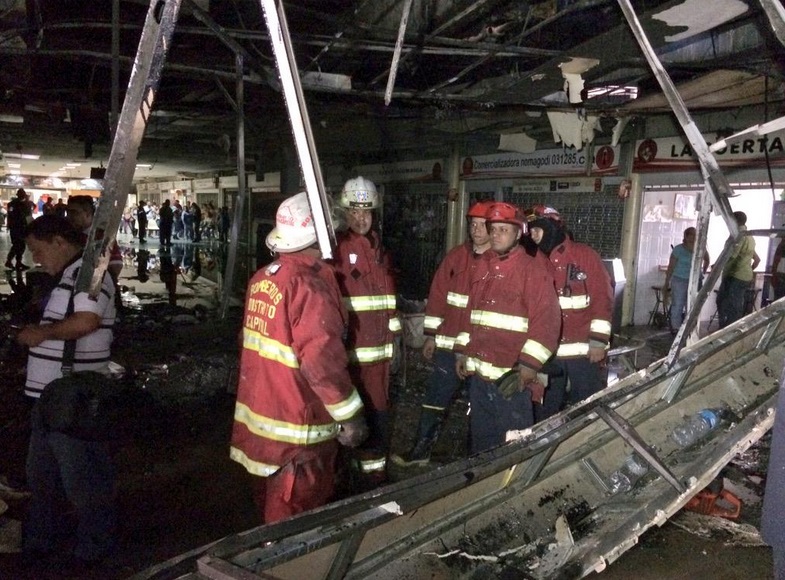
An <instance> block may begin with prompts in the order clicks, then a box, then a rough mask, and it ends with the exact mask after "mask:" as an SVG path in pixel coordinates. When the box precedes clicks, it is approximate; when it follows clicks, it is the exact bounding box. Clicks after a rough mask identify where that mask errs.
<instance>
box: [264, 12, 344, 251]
mask: <svg viewBox="0 0 785 580" xmlns="http://www.w3.org/2000/svg"><path fill="white" fill-rule="evenodd" d="M261 3H262V10H263V11H264V19H265V21H266V22H267V29H268V30H269V32H270V42H271V43H272V45H273V52H274V53H275V62H276V64H277V66H278V73H279V74H280V76H281V86H282V87H283V94H284V101H285V103H286V108H287V110H288V111H289V121H290V122H291V125H292V132H293V133H294V143H295V146H296V147H297V156H298V157H299V158H300V169H301V171H302V174H303V179H304V181H305V190H306V192H307V193H308V201H309V203H310V204H311V213H312V214H313V218H314V225H315V226H316V237H317V239H318V240H319V249H320V250H321V252H322V258H324V259H328V258H332V255H333V250H332V246H334V245H335V230H334V228H333V223H332V217H331V215H330V205H329V201H328V199H327V191H326V190H325V187H324V180H323V179H322V170H321V167H320V166H319V156H318V154H317V152H316V144H315V142H314V138H313V132H312V131H311V122H310V119H309V118H308V108H307V107H306V104H305V97H304V96H303V89H302V85H301V84H300V77H299V76H298V74H297V62H296V61H295V58H294V51H293V49H292V40H291V37H290V36H289V27H288V25H287V23H286V14H285V13H284V9H283V2H282V1H281V0H261Z"/></svg>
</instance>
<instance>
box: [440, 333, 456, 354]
mask: <svg viewBox="0 0 785 580" xmlns="http://www.w3.org/2000/svg"><path fill="white" fill-rule="evenodd" d="M436 348H441V349H443V350H452V349H453V348H455V339H454V338H452V337H451V336H444V335H443V334H437V335H436Z"/></svg>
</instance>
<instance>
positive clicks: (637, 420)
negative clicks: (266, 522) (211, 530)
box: [136, 301, 785, 579]
mask: <svg viewBox="0 0 785 580" xmlns="http://www.w3.org/2000/svg"><path fill="white" fill-rule="evenodd" d="M783 338H785V302H784V301H778V302H776V303H774V304H772V305H771V306H769V307H767V308H765V309H763V310H760V311H757V312H755V313H754V314H753V315H750V316H748V317H746V318H745V319H743V320H740V321H738V322H737V323H735V324H734V325H733V326H732V327H729V328H727V329H722V330H719V331H717V332H715V333H714V334H713V335H712V336H711V337H707V338H705V339H702V340H701V341H700V342H699V343H697V344H695V345H692V346H690V347H688V348H687V349H685V350H684V351H683V352H682V353H681V356H680V357H679V359H678V361H676V364H675V365H674V370H675V372H676V373H682V376H683V377H689V378H688V379H687V380H686V382H685V383H684V384H683V385H681V387H680V388H679V389H678V390H676V391H674V390H673V389H672V380H671V379H672V377H671V376H670V375H665V374H663V373H661V372H660V370H659V369H660V368H661V367H660V366H658V365H656V364H655V365H652V366H650V367H649V368H648V369H646V372H645V373H640V374H636V375H631V376H629V377H627V378H625V379H623V380H622V381H620V382H618V383H616V384H615V385H613V386H612V387H609V388H608V389H605V390H604V391H602V392H600V393H598V394H597V395H595V396H594V397H592V398H591V399H589V400H586V401H584V402H582V403H579V404H578V405H576V406H574V407H571V408H569V409H567V410H566V411H564V412H562V413H560V414H559V415H556V416H554V417H552V418H551V419H549V420H547V421H545V422H542V423H539V424H537V425H535V426H534V427H533V428H532V429H531V430H530V431H529V432H527V433H524V434H523V435H522V436H521V439H519V440H517V441H514V442H511V443H509V444H507V445H504V446H501V447H498V448H496V449H493V450H490V451H488V452H485V453H483V454H480V455H476V456H473V457H470V458H468V459H465V460H462V461H457V462H454V463H451V464H448V465H445V466H442V467H439V468H437V469H434V470H431V471H429V472H428V473H427V474H424V475H420V476H415V477H413V478H411V479H408V480H405V481H401V482H399V483H396V484H393V485H389V486H386V487H384V488H381V489H378V490H374V491H373V492H368V493H366V494H364V495H361V496H355V497H352V498H349V499H347V500H344V501H342V502H338V503H335V504H331V505H328V506H325V507H323V508H320V509H318V510H314V511H312V512H308V513H305V514H301V515H300V516H297V517H295V518H292V519H290V520H286V521H283V522H280V523H277V524H273V525H270V526H262V527H259V528H256V529H254V530H249V531H248V532H244V533H242V534H238V535H235V536H231V537H229V538H226V539H224V540H222V541H220V542H218V543H214V544H212V545H211V546H209V547H204V548H203V549H202V550H201V551H198V550H197V551H192V552H191V553H189V554H188V555H187V556H186V557H185V558H182V557H181V558H179V559H177V560H176V561H173V562H171V567H169V566H167V565H166V564H163V565H159V566H156V567H155V568H154V569H151V570H150V571H148V572H146V573H141V574H139V575H138V576H137V577H136V578H138V579H142V578H156V579H164V578H175V577H181V576H182V574H184V573H186V572H187V571H188V570H193V569H194V566H195V565H196V561H197V560H198V559H199V558H201V557H203V556H209V557H211V558H213V559H214V560H220V561H223V562H226V563H227V564H228V566H227V567H226V569H227V570H229V569H230V567H231V566H239V567H240V568H241V569H243V570H247V571H249V572H253V573H255V574H268V575H270V576H271V577H276V578H293V579H299V578H303V577H330V578H332V577H336V578H337V577H342V575H343V577H346V578H368V577H369V576H370V575H371V574H377V576H374V577H375V578H391V579H392V578H401V577H412V578H421V577H434V576H440V575H442V576H445V577H452V576H451V575H450V567H448V566H445V565H444V564H443V563H442V562H443V560H441V559H440V558H438V557H437V555H438V552H443V553H445V554H449V553H450V552H451V550H452V549H453V548H455V549H458V547H459V546H460V545H461V543H462V542H465V541H467V540H468V541H469V543H471V542H472V541H473V539H474V538H477V539H482V541H483V542H484V541H485V540H487V538H488V536H487V535H486V534H485V530H487V529H488V528H489V526H490V527H491V528H492V527H493V526H498V524H499V522H500V521H501V520H505V521H506V520H510V522H511V523H510V525H511V526H516V525H518V526H520V527H521V529H520V530H518V533H513V532H510V533H505V534H504V535H503V537H501V538H500V539H499V542H501V543H500V545H499V546H498V547H494V548H488V552H486V553H492V554H499V553H510V552H512V551H515V552H516V553H521V554H525V555H526V558H525V559H524V561H522V562H519V564H520V565H521V566H524V567H525V569H526V570H529V571H532V570H536V573H534V574H533V577H535V578H553V577H558V572H559V570H558V568H560V567H564V570H565V571H566V570H568V569H569V570H572V571H573V572H572V576H569V577H580V576H581V575H586V574H588V573H589V572H591V571H592V570H599V569H601V568H602V567H604V566H605V565H606V564H607V562H611V561H613V560H615V559H616V558H618V557H619V556H620V555H621V553H623V552H624V551H625V550H627V549H629V548H630V547H632V546H633V545H634V544H635V540H636V538H638V537H639V536H640V535H641V534H643V533H644V532H645V531H646V530H647V529H648V528H650V527H652V526H654V525H661V524H662V523H663V522H664V521H665V520H666V519H667V518H668V517H670V516H671V515H673V514H674V513H675V512H676V511H678V510H679V509H680V508H681V507H682V506H683V505H684V504H685V503H686V502H687V501H688V500H689V499H690V497H691V496H692V495H693V494H694V493H696V492H698V491H700V490H701V489H703V487H705V486H706V485H708V483H709V482H710V481H711V480H712V479H713V478H714V477H715V476H716V474H717V473H718V472H719V470H720V469H722V467H724V466H725V465H726V464H727V462H728V461H729V460H730V458H732V457H733V456H734V455H736V454H737V453H739V452H740V451H742V450H744V449H746V448H747V447H749V445H751V444H752V443H753V442H754V441H756V440H757V439H758V438H760V437H761V436H762V435H763V434H764V433H765V431H766V430H767V429H768V428H769V427H770V426H771V423H772V421H773V416H772V409H773V401H775V400H776V395H777V391H778V373H779V372H780V370H781V367H782V365H781V359H782V357H783V353H784V352H785V342H784V341H783ZM739 352H741V353H743V354H742V355H741V356H739V355H738V353H739ZM780 380H782V379H781V378H780ZM666 393H670V395H671V398H670V400H666ZM722 405H728V406H729V407H730V408H731V409H732V410H733V411H734V413H735V414H736V415H738V416H739V417H740V418H739V420H738V421H734V422H733V423H731V424H724V425H723V427H722V428H720V429H717V430H715V431H713V432H712V434H711V436H710V437H708V438H707V440H706V441H705V442H704V444H702V445H701V446H700V447H699V448H695V449H681V448H679V447H678V446H677V445H676V444H675V443H674V442H673V441H672V440H671V438H670V431H671V430H672V428H673V427H674V426H675V425H676V424H678V423H680V422H681V421H682V417H683V416H684V415H688V414H692V413H694V412H696V411H697V410H700V409H702V408H705V407H713V406H722ZM630 446H631V447H632V448H633V450H635V451H636V452H638V453H641V452H643V453H646V452H647V450H653V449H656V455H655V454H654V452H653V451H652V452H651V453H650V454H649V457H647V461H649V463H650V464H651V465H653V466H654V467H655V469H654V470H653V472H652V473H649V474H648V475H647V476H645V477H644V478H643V479H642V480H641V482H640V484H639V485H638V486H636V488H635V489H634V490H632V491H631V492H630V493H617V494H615V495H611V494H609V492H608V490H606V489H605V488H604V487H603V485H602V482H604V481H607V479H608V477H609V474H610V473H611V472H613V471H614V470H616V469H617V468H618V467H619V465H620V464H621V463H623V460H624V457H625V456H626V455H628V454H629V447H630ZM657 465H660V467H661V468H662V469H661V470H660V469H658V468H657ZM590 473H591V474H593V477H594V478H596V481H595V479H594V478H592V477H590V476H589V475H588V474H590ZM518 474H520V475H518ZM516 476H517V477H516ZM554 498H559V499H558V501H554ZM571 501H574V502H579V503H581V504H584V503H585V504H588V509H589V513H587V514H586V516H585V518H584V519H585V522H586V523H587V525H588V527H589V528H591V529H592V530H593V531H592V532H591V533H588V534H581V537H580V538H578V537H576V539H575V544H574V546H573V547H572V548H571V550H570V553H569V555H564V557H563V558H559V559H556V558H554V557H550V558H549V557H548V554H547V552H549V551H550V550H551V549H552V548H550V545H551V544H553V543H554V542H553V538H552V534H553V529H554V522H555V521H556V520H557V519H558V518H559V517H560V516H562V515H563V514H564V513H565V510H569V509H570V505H571V503H570V502H571ZM505 529H506V528H505ZM595 530H596V531H595ZM492 535H493V534H492V533H491V536H492ZM521 542H523V543H524V544H525V545H519V544H520V543H521ZM527 542H528V544H527ZM358 544H359V545H358ZM491 550H492V551H491ZM544 552H545V553H544ZM188 561H190V564H188ZM512 563H513V562H508V561H505V564H512ZM474 565H475V566H481V565H482V561H479V562H477V563H476V564H474ZM567 566H570V568H566V567H567ZM452 571H453V573H454V575H457V574H458V571H457V570H456V569H455V567H452ZM169 572H171V573H169ZM472 573H474V576H473V577H481V576H484V577H493V575H494V574H493V573H487V574H484V575H483V573H482V570H481V568H475V569H474V570H473V571H472V570H469V571H468V572H465V571H464V574H463V575H464V576H467V577H468V576H470V575H471V574H472ZM228 577H229V578H240V577H241V576H233V575H231V573H230V575H229V576H228Z"/></svg>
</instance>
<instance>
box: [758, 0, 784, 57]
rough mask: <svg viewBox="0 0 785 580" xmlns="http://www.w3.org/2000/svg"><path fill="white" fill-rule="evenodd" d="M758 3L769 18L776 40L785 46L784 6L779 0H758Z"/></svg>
mask: <svg viewBox="0 0 785 580" xmlns="http://www.w3.org/2000/svg"><path fill="white" fill-rule="evenodd" d="M760 5H761V6H762V7H763V11H764V12H766V16H767V17H768V19H769V23H770V24H771V28H772V30H773V31H774V34H775V36H776V37H777V40H779V41H780V44H782V45H783V46H785V8H783V7H782V2H780V0H760Z"/></svg>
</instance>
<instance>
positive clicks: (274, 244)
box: [265, 191, 316, 254]
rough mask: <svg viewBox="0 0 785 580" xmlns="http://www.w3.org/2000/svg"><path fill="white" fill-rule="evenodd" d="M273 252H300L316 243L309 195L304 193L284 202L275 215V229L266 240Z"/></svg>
mask: <svg viewBox="0 0 785 580" xmlns="http://www.w3.org/2000/svg"><path fill="white" fill-rule="evenodd" d="M265 242H266V243H267V247H268V248H270V251H271V252H277V253H280V254H287V253H291V252H298V251H300V250H303V249H305V248H307V247H308V246H310V245H312V244H314V243H316V227H314V225H313V216H312V215H311V206H310V205H309V204H308V194H306V193H305V192H304V191H303V192H300V193H298V194H297V195H294V196H292V197H290V198H289V199H286V200H284V202H283V203H282V204H281V205H280V206H279V207H278V212H277V213H276V214H275V228H273V231H271V232H270V233H269V234H267V239H266V240H265Z"/></svg>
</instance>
